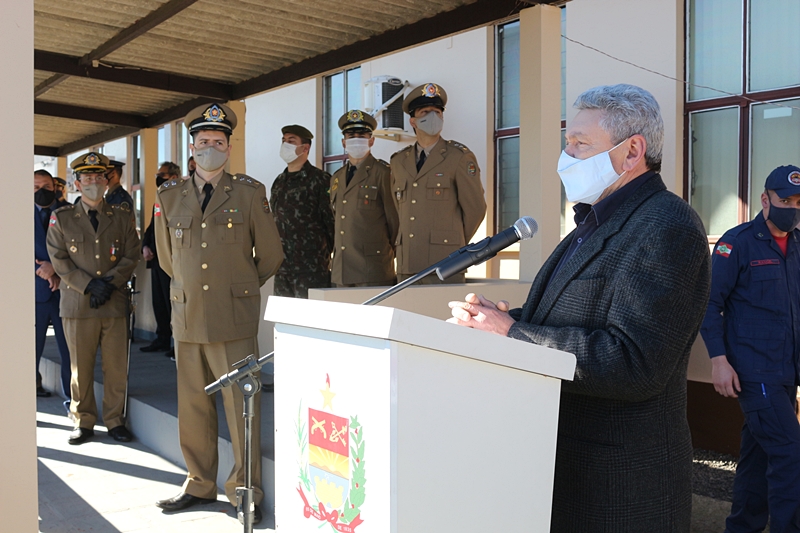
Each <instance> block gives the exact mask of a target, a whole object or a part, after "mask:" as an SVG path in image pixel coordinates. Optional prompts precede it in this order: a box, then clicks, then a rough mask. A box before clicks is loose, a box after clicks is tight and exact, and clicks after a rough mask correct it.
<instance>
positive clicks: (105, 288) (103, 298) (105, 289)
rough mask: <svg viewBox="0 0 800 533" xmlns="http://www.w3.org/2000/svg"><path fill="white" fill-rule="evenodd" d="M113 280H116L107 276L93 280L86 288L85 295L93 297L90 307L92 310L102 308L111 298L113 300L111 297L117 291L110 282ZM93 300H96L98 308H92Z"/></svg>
mask: <svg viewBox="0 0 800 533" xmlns="http://www.w3.org/2000/svg"><path fill="white" fill-rule="evenodd" d="M112 279H114V278H112V277H111V276H106V277H105V278H99V279H93V280H91V281H90V282H89V284H88V285H87V286H86V290H85V291H84V294H89V295H91V297H90V300H89V306H90V307H92V309H97V307H100V306H101V305H103V304H104V303H106V302H107V301H108V299H109V298H111V295H112V294H113V292H114V290H115V287H114V286H113V285H112V284H111V283H109V281H110V280H112ZM91 298H94V300H95V302H94V303H95V304H96V305H97V307H94V306H92V301H91Z"/></svg>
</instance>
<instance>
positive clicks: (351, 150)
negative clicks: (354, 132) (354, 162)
mask: <svg viewBox="0 0 800 533" xmlns="http://www.w3.org/2000/svg"><path fill="white" fill-rule="evenodd" d="M344 151H345V152H347V155H349V156H350V157H352V158H353V159H363V158H364V157H367V154H368V153H369V139H360V138H358V137H353V138H352V139H345V140H344Z"/></svg>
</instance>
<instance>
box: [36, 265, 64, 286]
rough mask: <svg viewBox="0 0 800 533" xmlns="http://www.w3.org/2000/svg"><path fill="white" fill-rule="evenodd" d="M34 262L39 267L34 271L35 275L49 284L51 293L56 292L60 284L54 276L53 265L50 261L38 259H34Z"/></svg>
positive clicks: (56, 276) (58, 279)
mask: <svg viewBox="0 0 800 533" xmlns="http://www.w3.org/2000/svg"><path fill="white" fill-rule="evenodd" d="M35 261H36V264H37V265H39V268H37V269H36V275H37V276H39V277H40V278H42V279H43V280H45V281H47V283H49V284H50V290H51V291H53V292H55V291H57V290H58V286H59V285H60V284H61V278H59V277H58V274H56V271H55V269H54V268H53V264H52V263H51V262H50V261H40V260H39V259H35Z"/></svg>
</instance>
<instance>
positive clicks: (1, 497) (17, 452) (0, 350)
mask: <svg viewBox="0 0 800 533" xmlns="http://www.w3.org/2000/svg"><path fill="white" fill-rule="evenodd" d="M0 49H2V50H7V51H9V50H15V51H18V53H5V54H0V71H2V72H5V73H8V75H6V76H2V77H0V94H3V97H4V98H5V101H6V102H9V103H11V104H10V105H6V106H5V109H4V111H3V113H4V119H5V120H6V124H13V125H14V127H13V134H9V135H3V142H2V143H0V160H2V161H3V162H4V165H5V167H6V168H5V172H6V175H8V176H24V177H25V178H27V179H28V180H32V179H33V176H32V175H31V166H32V163H33V90H32V89H33V86H32V85H31V83H30V81H27V82H25V83H20V80H32V79H33V0H16V1H14V2H1V3H0ZM10 132H11V130H9V133H10ZM27 183H31V181H28V182H27ZM3 200H4V202H3V209H0V225H1V226H2V227H4V228H13V230H12V231H13V232H14V234H15V236H14V238H13V246H12V247H8V248H6V250H5V252H4V253H3V261H0V302H3V303H4V305H5V310H4V312H3V319H2V320H0V339H2V343H0V375H1V376H3V377H4V378H5V379H4V380H3V386H2V387H0V404H2V405H4V406H6V408H5V409H4V410H3V426H4V427H5V428H6V430H7V431H8V432H9V433H8V436H7V438H5V439H4V442H3V452H2V453H0V472H2V475H3V481H4V482H3V483H0V516H2V517H3V525H2V527H1V529H2V530H3V531H14V532H20V533H32V532H34V531H38V530H39V527H38V511H39V509H38V506H39V502H38V496H37V490H38V484H37V477H38V475H37V464H36V393H35V388H36V380H35V347H34V328H33V325H34V287H33V279H34V276H33V268H32V266H33V219H32V217H31V211H32V210H31V204H32V203H33V202H32V200H33V196H32V192H31V188H30V187H29V186H26V187H6V190H5V192H4V195H3ZM12 248H13V249H12ZM65 435H66V434H65ZM64 438H66V436H65V437H64Z"/></svg>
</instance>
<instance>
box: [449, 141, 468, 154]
mask: <svg viewBox="0 0 800 533" xmlns="http://www.w3.org/2000/svg"><path fill="white" fill-rule="evenodd" d="M447 144H449V145H452V146H454V147H455V148H458V149H459V150H461V151H462V152H464V153H467V152H469V148H467V147H466V146H464V145H463V144H461V143H460V142H458V141H447Z"/></svg>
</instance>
